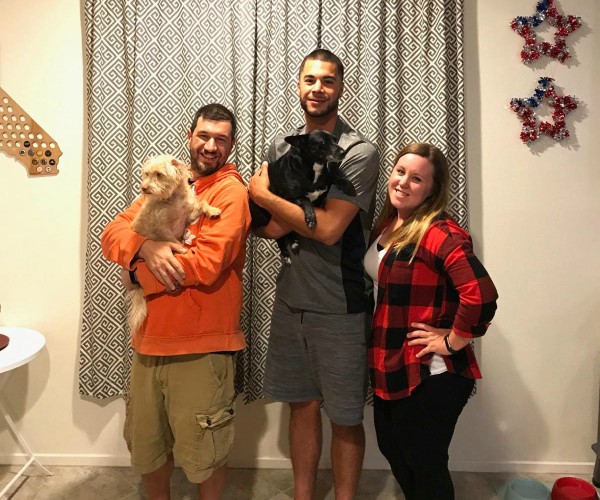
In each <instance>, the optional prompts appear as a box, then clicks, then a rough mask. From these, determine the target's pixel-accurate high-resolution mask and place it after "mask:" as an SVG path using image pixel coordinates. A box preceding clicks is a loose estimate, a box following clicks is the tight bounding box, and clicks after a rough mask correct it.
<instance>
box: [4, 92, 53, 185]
mask: <svg viewBox="0 0 600 500" xmlns="http://www.w3.org/2000/svg"><path fill="white" fill-rule="evenodd" d="M0 151H2V152H4V153H5V154H7V155H8V156H12V157H13V158H15V159H16V160H18V161H20V162H21V163H22V164H23V165H25V167H26V168H27V170H28V171H29V174H30V175H35V176H38V175H53V174H58V158H59V157H60V155H62V151H61V150H60V148H59V147H58V144H56V142H55V141H54V139H52V137H50V135H48V133H47V132H46V131H45V130H44V129H43V128H42V127H40V125H39V124H38V123H37V122H36V121H35V120H33V119H32V118H31V117H30V116H29V115H28V114H27V113H26V112H25V111H24V110H23V108H21V106H19V105H18V104H17V103H16V102H15V101H14V100H13V99H12V98H11V97H10V96H9V95H8V94H7V93H6V92H5V91H4V89H3V88H2V87H0Z"/></svg>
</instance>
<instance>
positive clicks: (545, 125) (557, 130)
mask: <svg viewBox="0 0 600 500" xmlns="http://www.w3.org/2000/svg"><path fill="white" fill-rule="evenodd" d="M553 81H554V78H550V77H547V76H544V77H542V78H540V79H539V80H538V86H537V87H536V89H535V90H534V93H533V96H531V97H525V98H522V99H520V98H518V97H515V98H514V99H511V101H510V109H512V110H513V111H514V112H515V113H517V115H518V116H519V118H521V120H522V121H523V128H522V129H521V135H520V137H521V140H522V141H523V142H524V143H526V144H527V143H529V142H533V141H535V140H536V139H538V138H539V136H540V134H546V135H549V136H550V137H552V138H553V139H554V140H556V141H561V140H563V139H564V138H565V137H569V135H570V134H569V130H568V129H567V127H566V125H565V116H566V115H567V114H568V113H569V112H570V111H573V110H574V109H577V102H578V99H577V97H575V96H570V95H565V96H562V95H558V94H557V93H556V90H555V89H554V85H553V84H552V82H553ZM543 100H547V102H548V105H549V106H550V108H552V113H551V115H552V120H553V121H554V123H550V122H547V121H543V122H540V121H539V119H538V116H537V114H536V112H535V109H536V108H537V107H538V106H539V105H540V104H541V103H542V101H543Z"/></svg>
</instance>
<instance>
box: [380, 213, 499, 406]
mask: <svg viewBox="0 0 600 500" xmlns="http://www.w3.org/2000/svg"><path fill="white" fill-rule="evenodd" d="M413 248H414V247H412V246H411V247H409V248H406V249H404V250H403V251H402V252H400V253H398V254H396V253H395V252H393V251H390V252H388V253H387V254H386V255H385V257H384V258H383V261H382V262H381V265H380V268H379V280H378V281H379V289H378V293H377V302H378V303H377V307H376V310H375V314H374V318H373V328H372V338H371V343H370V347H369V365H370V371H371V383H372V385H373V389H374V392H375V394H376V395H377V396H379V397H381V398H383V399H399V398H403V397H407V396H409V395H410V393H411V392H412V391H413V389H414V388H415V387H417V386H418V385H419V384H420V383H421V382H422V380H423V379H424V378H426V377H428V376H429V366H428V363H429V362H430V360H431V356H430V355H428V356H424V357H423V358H417V357H416V354H417V353H418V352H419V351H420V350H421V349H422V346H409V345H408V344H407V341H406V335H407V334H408V333H409V332H410V331H412V330H413V328H412V327H411V326H410V325H411V324H412V323H413V322H421V323H427V324H429V325H432V326H434V327H437V328H452V329H453V330H454V331H455V333H456V334H457V335H461V336H463V337H467V338H473V337H480V336H482V335H483V334H484V333H485V331H486V330H487V328H488V326H489V324H490V321H491V319H492V317H493V316H494V313H495V311H496V299H497V296H498V295H497V292H496V288H495V287H494V284H493V282H492V280H491V278H490V277H489V276H488V274H487V272H486V270H485V268H484V267H483V265H482V264H481V263H480V262H479V260H478V259H477V257H476V256H475V255H474V254H473V249H472V243H471V239H470V237H469V235H468V233H466V232H465V231H464V230H463V229H461V228H460V226H458V224H457V223H456V222H454V221H453V220H452V219H450V218H447V217H445V216H442V217H440V218H439V219H438V220H436V221H434V223H433V224H432V225H431V227H430V228H429V229H428V230H427V232H426V234H425V236H424V237H423V240H422V241H421V243H420V245H419V249H418V251H417V254H416V256H415V259H414V260H413V262H412V263H410V264H409V260H410V255H411V254H412V250H413ZM444 360H445V362H446V367H447V369H448V371H450V372H453V373H458V374H460V375H462V376H465V377H469V378H481V373H480V371H479V367H478V365H477V360H476V359H475V353H474V352H473V349H472V347H471V346H470V345H467V346H466V347H465V348H464V349H462V350H461V351H459V352H458V353H457V354H455V355H453V356H446V357H445V358H444Z"/></svg>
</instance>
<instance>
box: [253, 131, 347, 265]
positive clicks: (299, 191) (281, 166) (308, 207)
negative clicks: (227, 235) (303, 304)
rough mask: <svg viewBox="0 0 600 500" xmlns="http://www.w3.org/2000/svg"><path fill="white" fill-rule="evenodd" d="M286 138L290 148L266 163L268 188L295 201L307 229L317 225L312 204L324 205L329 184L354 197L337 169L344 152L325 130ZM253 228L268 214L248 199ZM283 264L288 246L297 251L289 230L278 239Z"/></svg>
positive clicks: (264, 221) (287, 258) (263, 222)
mask: <svg viewBox="0 0 600 500" xmlns="http://www.w3.org/2000/svg"><path fill="white" fill-rule="evenodd" d="M285 141H286V142H287V143H289V144H290V145H291V146H292V147H291V148H290V149H289V150H288V151H287V152H286V153H285V154H284V155H283V156H281V157H280V158H278V159H277V161H275V162H273V163H271V164H270V165H269V181H270V186H269V190H270V191H271V192H272V193H274V194H276V195H277V196H279V197H281V198H284V199H286V200H289V201H291V202H293V203H296V204H297V205H299V206H300V207H302V209H303V210H304V221H305V222H306V225H307V226H308V227H309V228H311V229H312V228H314V227H315V226H316V225H317V217H316V215H315V210H314V207H315V206H316V207H320V206H323V203H324V201H325V197H326V196H327V193H328V192H329V188H330V187H331V186H332V185H335V186H337V187H338V188H339V189H340V190H341V191H342V192H343V193H344V194H347V195H348V196H356V190H355V189H354V186H353V185H352V183H351V182H350V181H349V180H348V179H346V177H345V176H344V174H343V173H342V172H341V171H340V170H339V162H340V161H341V160H342V159H343V157H344V154H345V151H344V149H342V148H341V147H339V146H338V145H337V144H336V138H335V136H334V135H332V134H330V133H329V132H325V131H324V130H313V131H312V132H310V133H308V134H302V135H290V136H288V137H286V138H285ZM250 213H251V215H252V227H254V228H257V227H263V226H266V225H267V224H268V223H269V221H270V220H271V214H270V213H269V212H267V211H266V210H265V209H264V208H261V207H259V206H258V205H256V204H255V203H253V202H252V200H251V201H250ZM277 245H278V246H279V250H280V251H281V256H282V257H283V261H284V262H285V263H286V264H289V263H290V262H291V260H290V253H289V249H291V250H292V251H293V252H294V253H297V252H298V236H297V235H296V234H295V233H289V234H286V235H285V236H282V237H281V238H279V239H278V240H277Z"/></svg>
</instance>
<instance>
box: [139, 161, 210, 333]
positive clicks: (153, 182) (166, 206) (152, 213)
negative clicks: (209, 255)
mask: <svg viewBox="0 0 600 500" xmlns="http://www.w3.org/2000/svg"><path fill="white" fill-rule="evenodd" d="M189 179H190V171H189V169H188V166H187V165H185V164H184V163H182V162H180V161H179V160H177V159H176V158H175V157H173V156H170V155H159V156H155V157H153V158H149V159H147V160H146V161H145V162H144V164H143V165H142V184H141V190H142V199H143V200H144V204H143V205H142V208H141V209H140V211H139V212H138V214H137V215H136V216H135V218H134V219H133V221H132V223H131V227H132V229H133V230H134V231H135V232H136V233H139V234H141V235H142V236H146V237H147V238H150V239H151V240H156V241H172V242H175V243H181V241H182V239H183V237H184V233H185V230H186V228H187V226H189V225H190V224H192V223H194V222H195V221H197V220H198V219H199V218H200V217H201V216H202V215H206V216H207V217H210V218H215V217H218V216H219V215H220V214H221V210H220V209H218V208H215V207H212V206H210V205H209V204H208V203H207V202H206V201H204V200H198V199H196V196H195V194H194V191H193V189H192V188H191V187H190V185H189ZM129 299H130V301H129V311H128V322H129V329H130V331H131V333H132V334H133V333H135V332H136V331H137V329H138V328H139V327H140V326H141V324H142V323H143V322H144V319H145V318H146V299H145V298H144V293H143V290H142V289H141V288H136V289H134V290H131V291H130V292H129Z"/></svg>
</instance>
